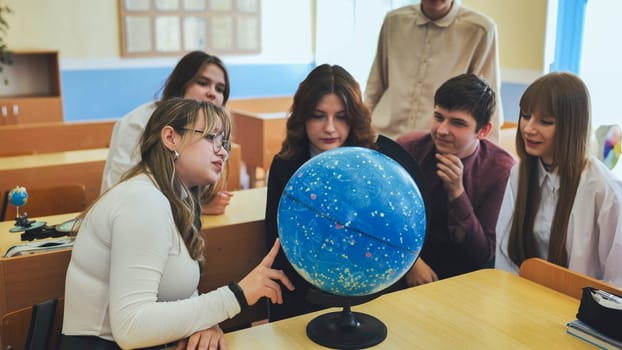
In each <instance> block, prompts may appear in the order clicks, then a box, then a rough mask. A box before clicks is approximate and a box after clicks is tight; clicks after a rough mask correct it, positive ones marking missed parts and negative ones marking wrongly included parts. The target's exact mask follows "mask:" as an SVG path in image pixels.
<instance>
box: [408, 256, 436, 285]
mask: <svg viewBox="0 0 622 350" xmlns="http://www.w3.org/2000/svg"><path fill="white" fill-rule="evenodd" d="M434 281H438V276H437V275H436V272H434V270H432V268H431V267H430V266H429V265H428V264H426V263H425V261H423V259H421V258H419V259H417V261H416V262H415V265H413V267H412V268H411V269H410V270H409V271H408V273H406V283H407V284H408V286H409V287H414V286H418V285H420V284H426V283H430V282H434Z"/></svg>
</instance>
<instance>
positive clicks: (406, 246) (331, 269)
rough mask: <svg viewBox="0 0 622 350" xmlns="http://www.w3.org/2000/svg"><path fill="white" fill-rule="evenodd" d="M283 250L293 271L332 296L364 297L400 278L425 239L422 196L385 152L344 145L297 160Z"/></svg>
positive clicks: (283, 212) (285, 199) (282, 226)
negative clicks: (304, 160)
mask: <svg viewBox="0 0 622 350" xmlns="http://www.w3.org/2000/svg"><path fill="white" fill-rule="evenodd" d="M277 222H278V230H279V237H280V241H281V245H282V247H283V251H284V252H285V255H286V256H287V258H288V260H289V261H290V262H291V264H292V265H293V266H294V268H295V269H296V271H297V272H298V273H299V274H300V275H301V276H302V277H303V278H305V279H306V280H307V281H308V282H309V283H311V284H312V285H314V286H315V287H317V288H319V289H321V290H323V291H325V292H328V293H332V294H335V295H341V296H363V295H368V294H372V293H375V292H378V291H381V290H383V289H385V288H387V287H388V286H390V285H392V284H393V283H395V282H396V281H397V280H399V279H400V278H401V277H402V276H403V275H404V274H405V273H406V272H407V271H408V270H409V269H410V267H411V266H412V264H413V263H414V262H415V260H416V259H417V257H418V256H419V253H420V252H421V248H422V246H423V242H424V238H425V232H426V214H425V206H424V202H423V198H422V196H421V192H420V190H419V188H418V187H417V185H416V183H415V182H414V180H413V179H412V177H411V176H410V175H409V173H408V172H407V171H406V170H405V169H404V168H403V167H402V166H400V165H399V164H398V163H397V162H396V161H394V160H393V159H391V158H389V157H388V156H386V155H384V154H382V153H380V152H377V151H374V150H371V149H366V148H360V147H340V148H337V149H334V150H330V151H326V152H323V153H321V154H319V155H317V156H315V157H313V158H311V159H310V160H309V161H307V162H306V163H305V164H303V165H302V167H300V168H299V169H298V170H297V171H296V173H295V174H294V175H293V176H292V178H291V179H290V180H289V182H288V183H287V185H286V187H285V190H284V192H283V195H282V196H281V200H280V202H279V208H278V215H277Z"/></svg>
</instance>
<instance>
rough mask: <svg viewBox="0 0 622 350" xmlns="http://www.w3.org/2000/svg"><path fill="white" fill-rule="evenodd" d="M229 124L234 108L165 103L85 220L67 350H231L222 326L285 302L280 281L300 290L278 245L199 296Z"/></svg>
mask: <svg viewBox="0 0 622 350" xmlns="http://www.w3.org/2000/svg"><path fill="white" fill-rule="evenodd" d="M230 127H231V125H230V119H229V115H228V113H227V111H226V110H225V109H224V108H222V107H219V106H215V105H213V104H210V103H207V102H200V101H194V100H188V99H180V98H172V99H167V100H163V101H162V102H160V103H159V104H158V106H157V108H156V110H155V111H154V113H153V116H152V117H151V118H150V119H149V121H148V122H147V125H146V127H145V131H144V134H143V136H142V138H141V143H140V155H141V160H140V162H139V163H138V164H137V165H135V166H134V167H132V168H131V169H130V170H129V171H128V173H127V174H126V176H125V177H124V180H122V182H120V183H119V184H117V185H115V186H114V187H112V188H111V189H110V190H109V191H107V192H105V193H104V194H102V196H101V197H100V198H99V199H98V200H96V201H95V202H94V204H92V205H91V206H90V207H89V208H88V209H87V210H86V211H85V212H84V213H83V214H82V215H81V216H80V218H79V220H80V221H79V231H78V234H77V237H76V240H75V243H74V247H73V252H72V255H71V261H70V263H69V267H68V269H67V278H66V284H65V311H64V321H63V337H62V341H61V349H119V348H132V349H134V348H147V347H149V348H150V349H164V348H169V347H172V348H183V349H196V348H198V346H199V345H201V348H205V346H210V347H209V348H210V349H211V348H220V349H225V348H226V344H225V342H224V337H223V332H222V330H220V328H219V327H218V323H220V322H222V321H224V320H226V319H229V318H231V317H233V316H235V315H237V314H238V313H239V312H240V311H241V310H242V309H244V308H245V307H247V306H248V305H253V304H255V303H256V302H257V301H258V300H259V299H260V298H261V297H264V296H265V297H268V298H269V299H270V300H271V301H272V302H273V303H281V302H282V291H281V288H280V283H282V284H283V285H285V286H286V287H287V288H288V289H293V286H292V284H291V282H290V281H289V280H288V278H287V277H286V275H285V274H284V273H283V271H279V270H275V269H272V268H271V265H272V262H273V260H274V258H275V257H276V254H277V252H278V250H279V243H278V241H276V242H274V244H273V246H272V248H271V250H270V252H269V253H268V255H267V256H266V257H265V258H264V259H263V261H262V262H261V263H260V264H259V265H258V266H257V267H256V268H255V269H253V270H252V271H251V272H250V273H249V274H248V275H246V276H245V277H244V278H242V280H240V281H239V282H238V283H235V282H232V283H230V284H229V285H228V286H224V287H221V288H218V289H216V290H214V291H211V292H208V293H205V294H201V295H198V294H197V287H198V283H199V278H200V269H201V265H202V263H203V250H204V241H203V238H202V236H201V233H200V227H198V226H197V225H196V220H195V219H196V216H197V212H196V208H197V207H198V206H199V193H201V191H202V189H203V187H204V186H209V185H213V184H214V183H216V182H217V181H218V178H219V176H220V175H221V173H222V170H223V167H224V163H225V159H226V158H227V156H228V149H229V144H228V142H227V141H226V140H228V138H229V134H230ZM223 140H224V141H223ZM205 268H207V267H205ZM178 341H179V343H178Z"/></svg>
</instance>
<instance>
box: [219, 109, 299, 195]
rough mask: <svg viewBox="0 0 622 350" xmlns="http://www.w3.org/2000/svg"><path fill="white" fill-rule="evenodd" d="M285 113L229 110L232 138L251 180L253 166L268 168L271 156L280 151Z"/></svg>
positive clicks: (284, 128) (285, 118) (253, 173)
mask: <svg viewBox="0 0 622 350" xmlns="http://www.w3.org/2000/svg"><path fill="white" fill-rule="evenodd" d="M287 115H288V113H287V112H285V111H283V112H272V113H254V112H247V111H241V110H235V109H233V110H231V119H232V124H233V130H232V134H233V141H234V142H236V143H239V144H240V146H242V161H244V163H246V167H247V169H248V171H249V175H250V178H251V185H252V184H253V183H254V175H255V169H256V168H263V169H265V170H266V171H268V169H270V164H271V163H272V158H273V157H274V155H275V154H277V153H278V152H279V151H280V150H281V144H282V143H283V140H285V135H286V130H287V129H286V123H287Z"/></svg>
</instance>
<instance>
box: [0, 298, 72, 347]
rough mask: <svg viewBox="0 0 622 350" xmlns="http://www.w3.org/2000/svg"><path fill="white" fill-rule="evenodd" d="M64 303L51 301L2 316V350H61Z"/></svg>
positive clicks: (0, 338) (0, 340)
mask: <svg viewBox="0 0 622 350" xmlns="http://www.w3.org/2000/svg"><path fill="white" fill-rule="evenodd" d="M63 305H64V303H63V300H62V299H50V300H46V301H44V302H41V303H38V304H35V305H33V306H29V307H26V308H23V309H20V310H17V311H13V312H9V313H8V314H5V315H4V316H3V317H2V332H1V336H0V343H1V344H2V346H1V349H2V350H10V349H12V350H17V349H25V350H49V349H52V350H54V349H58V345H59V340H60V338H59V336H60V332H61V330H62V324H63Z"/></svg>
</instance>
